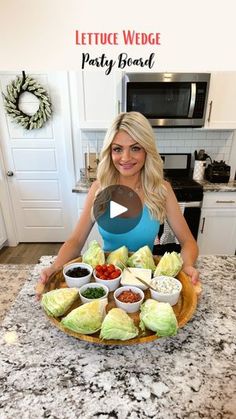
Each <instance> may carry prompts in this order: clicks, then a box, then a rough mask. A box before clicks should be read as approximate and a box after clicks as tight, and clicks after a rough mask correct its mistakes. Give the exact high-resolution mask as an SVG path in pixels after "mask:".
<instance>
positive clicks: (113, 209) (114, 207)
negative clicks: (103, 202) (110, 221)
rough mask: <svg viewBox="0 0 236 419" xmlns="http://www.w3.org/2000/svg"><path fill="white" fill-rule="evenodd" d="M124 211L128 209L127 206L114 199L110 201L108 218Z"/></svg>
mask: <svg viewBox="0 0 236 419" xmlns="http://www.w3.org/2000/svg"><path fill="white" fill-rule="evenodd" d="M126 211H128V208H126V207H124V206H123V205H120V204H117V202H115V201H110V218H115V217H117V216H118V215H120V214H123V213H124V212H126Z"/></svg>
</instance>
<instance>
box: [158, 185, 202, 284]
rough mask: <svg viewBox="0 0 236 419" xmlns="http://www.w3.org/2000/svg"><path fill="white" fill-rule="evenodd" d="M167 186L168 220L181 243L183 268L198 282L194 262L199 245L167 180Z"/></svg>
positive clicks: (194, 281) (193, 280)
mask: <svg viewBox="0 0 236 419" xmlns="http://www.w3.org/2000/svg"><path fill="white" fill-rule="evenodd" d="M165 186H166V188H167V198H166V210H167V220H168V223H169V225H170V227H171V229H172V230H173V232H174V234H175V236H176V237H177V239H178V241H179V243H180V245H181V256H182V259H183V270H184V271H185V272H186V273H187V274H188V275H189V276H190V277H191V279H192V282H193V283H196V282H197V281H198V279H199V274H198V271H197V270H196V269H195V268H194V264H195V262H196V260H197V257H198V246H197V243H196V240H195V239H194V237H193V235H192V233H191V231H190V229H189V227H188V224H187V222H186V220H185V218H184V216H183V214H182V212H181V210H180V206H179V204H178V201H177V199H176V196H175V194H174V191H173V189H172V188H171V186H170V184H169V183H168V182H165Z"/></svg>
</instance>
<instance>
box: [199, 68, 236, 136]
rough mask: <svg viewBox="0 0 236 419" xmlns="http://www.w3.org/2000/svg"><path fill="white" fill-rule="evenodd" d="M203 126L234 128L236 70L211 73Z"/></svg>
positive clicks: (235, 121)
mask: <svg viewBox="0 0 236 419" xmlns="http://www.w3.org/2000/svg"><path fill="white" fill-rule="evenodd" d="M205 128H211V129H235V128H236V72H235V71H228V72H217V73H211V80H210V90H209V95H208V107H207V113H206V122H205Z"/></svg>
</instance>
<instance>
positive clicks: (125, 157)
mask: <svg viewBox="0 0 236 419" xmlns="http://www.w3.org/2000/svg"><path fill="white" fill-rule="evenodd" d="M116 184H117V185H123V186H127V187H129V188H131V189H133V190H134V191H135V192H136V193H137V194H138V196H139V198H140V200H141V202H142V204H143V211H142V217H141V220H140V222H139V223H138V225H137V226H136V227H134V228H133V229H132V230H131V231H129V232H128V233H123V234H112V233H109V232H107V231H105V230H103V229H102V228H101V227H100V226H98V228H99V230H100V234H101V235H102V238H103V241H104V250H106V251H111V250H114V249H116V248H118V247H120V246H123V245H126V246H127V247H128V249H129V250H130V251H136V250H138V248H140V247H142V246H144V245H148V246H149V247H150V248H151V249H152V248H153V244H154V239H155V237H156V236H157V234H158V231H159V227H160V224H161V223H163V222H164V220H167V221H168V224H169V225H170V227H171V229H172V230H173V232H174V234H175V236H176V237H177V239H178V241H179V243H180V245H181V255H182V258H183V270H184V271H185V273H186V274H188V275H189V276H190V278H191V280H192V282H193V284H196V283H197V282H198V281H199V275H198V272H197V270H196V269H195V267H194V264H195V261H196V259H197V256H198V247H197V244H196V241H195V240H194V238H193V236H192V234H191V232H190V230H189V228H188V225H187V223H186V221H185V218H184V217H183V215H182V213H181V210H180V207H179V205H178V202H177V200H176V197H175V194H174V192H173V190H172V188H171V186H170V184H169V183H168V182H166V181H165V180H164V179H163V165H162V159H161V157H160V155H159V153H158V151H157V148H156V144H155V138H154V133H153V130H152V127H151V126H150V124H149V122H148V121H147V119H146V118H145V117H144V116H143V115H142V114H140V113H138V112H127V113H121V114H119V115H118V116H117V117H116V118H115V120H114V122H113V123H112V125H111V128H110V129H109V130H108V131H107V134H106V136H105V139H104V144H103V148H102V151H101V156H100V163H99V166H98V171H97V180H96V181H95V182H94V183H93V184H92V186H91V188H90V190H89V192H88V196H87V199H86V202H85V206H84V209H83V212H82V214H81V217H80V219H79V221H78V224H77V226H76V227H75V229H74V231H73V233H72V235H71V236H70V237H69V239H68V240H67V241H66V242H65V243H64V244H63V246H62V247H61V249H60V251H59V253H58V256H57V258H56V260H55V262H54V263H53V265H52V266H50V267H49V268H46V269H44V270H43V271H42V272H41V282H43V283H45V282H46V281H47V280H48V278H49V276H50V275H51V274H52V273H54V272H55V271H56V270H58V269H60V268H61V267H62V266H63V265H64V264H65V263H66V262H68V261H70V260H72V259H74V258H76V257H78V255H79V254H80V253H81V249H82V248H83V246H84V243H85V241H86V239H87V237H88V235H89V233H90V231H91V229H92V227H93V224H94V222H95V220H94V219H93V215H92V214H93V203H94V200H95V199H96V196H97V195H98V193H99V192H100V191H102V190H104V189H105V188H107V187H108V186H111V185H116Z"/></svg>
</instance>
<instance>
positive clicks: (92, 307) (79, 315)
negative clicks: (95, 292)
mask: <svg viewBox="0 0 236 419" xmlns="http://www.w3.org/2000/svg"><path fill="white" fill-rule="evenodd" d="M106 305H107V299H106V298H104V299H102V300H95V301H92V302H91V303H87V304H83V305H82V306H80V307H78V308H75V309H74V310H72V311H71V312H70V313H69V314H68V315H67V316H66V317H64V318H63V319H62V321H61V323H62V324H63V326H64V327H66V328H67V329H70V330H73V332H77V333H82V334H84V335H90V334H93V333H95V332H97V331H98V330H100V329H101V326H102V322H103V319H104V317H105V315H106Z"/></svg>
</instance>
